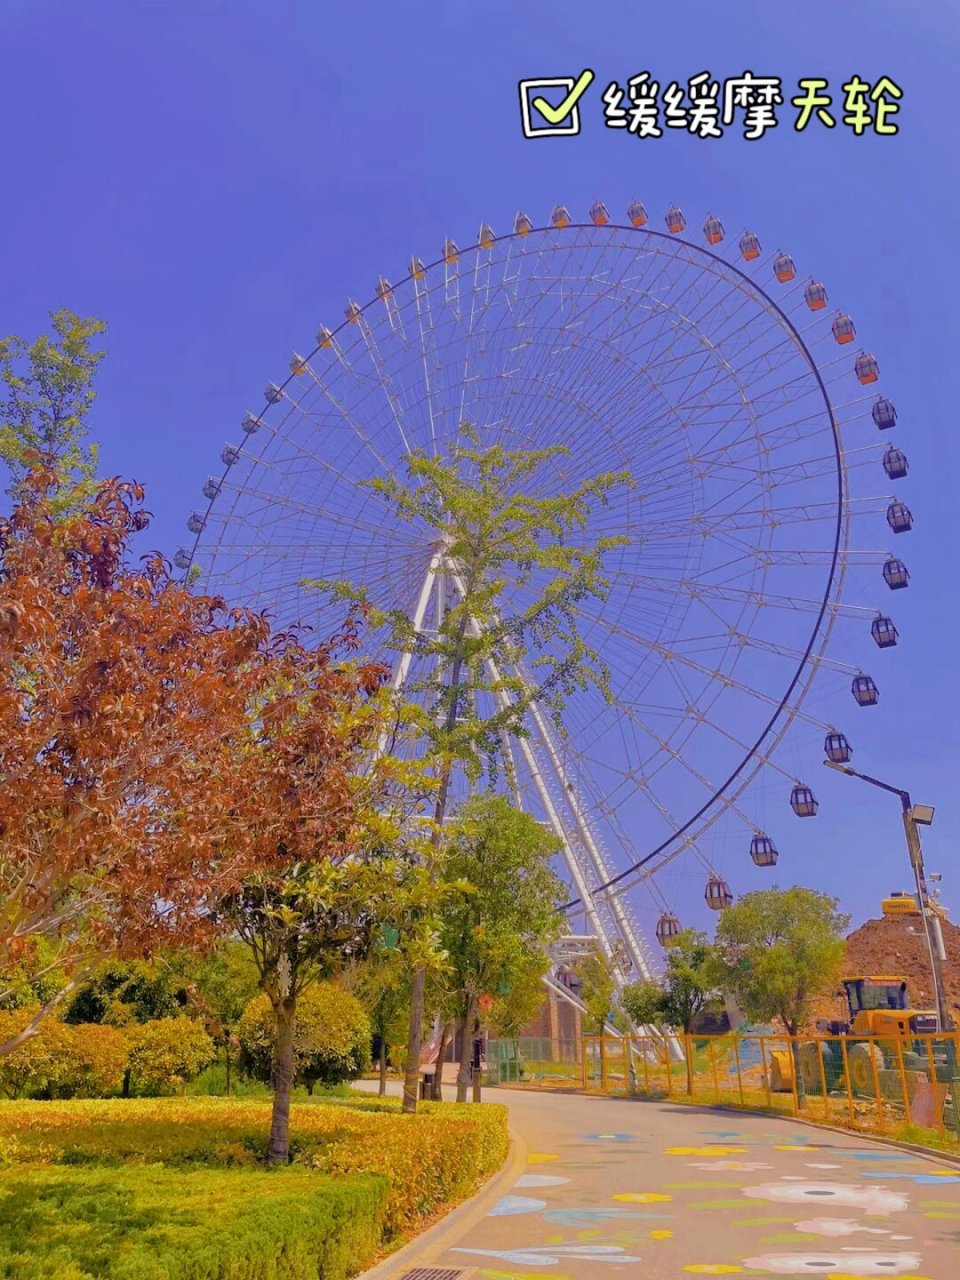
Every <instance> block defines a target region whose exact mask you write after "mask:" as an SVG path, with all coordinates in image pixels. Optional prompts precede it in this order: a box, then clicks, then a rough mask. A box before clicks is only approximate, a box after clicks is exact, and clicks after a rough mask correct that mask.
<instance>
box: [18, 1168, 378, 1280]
mask: <svg viewBox="0 0 960 1280" xmlns="http://www.w3.org/2000/svg"><path fill="white" fill-rule="evenodd" d="M387 1195H388V1188H387V1184H386V1180H385V1179H384V1178H380V1177H375V1176H370V1175H367V1176H355V1177H352V1178H348V1179H340V1180H333V1179H330V1178H322V1177H319V1176H317V1175H312V1174H310V1173H309V1172H308V1171H306V1170H301V1169H285V1170H280V1171H276V1172H272V1173H266V1172H264V1173H252V1172H240V1171H233V1172H230V1171H225V1170H199V1171H195V1172H192V1173H189V1174H183V1173H180V1172H177V1171H173V1170H168V1169H163V1168H158V1167H156V1166H151V1167H141V1168H123V1169H110V1170H106V1169H69V1168H53V1167H47V1168H30V1169H27V1170H24V1169H23V1168H17V1169H6V1170H4V1171H2V1172H0V1276H3V1277H4V1278H5V1280H6V1277H10V1278H11V1280H12V1278H13V1277H16V1278H17V1280H53V1277H56V1280H225V1278H226V1277H229V1278H230V1280H308V1278H309V1280H344V1277H346V1276H348V1275H350V1274H351V1273H352V1272H353V1271H355V1270H358V1269H359V1268H360V1267H362V1266H364V1265H365V1264H366V1263H367V1262H369V1261H370V1260H371V1259H372V1258H373V1256H374V1254H375V1252H376V1250H377V1247H378V1245H379V1243H380V1239H381V1234H382V1224H383V1218H384V1214H385V1211H386V1202H387Z"/></svg>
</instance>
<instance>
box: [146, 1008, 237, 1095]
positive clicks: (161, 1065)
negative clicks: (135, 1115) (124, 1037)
mask: <svg viewBox="0 0 960 1280" xmlns="http://www.w3.org/2000/svg"><path fill="white" fill-rule="evenodd" d="M216 1056H217V1053H216V1049H215V1048H214V1044H213V1041H212V1040H211V1039H210V1037H209V1036H208V1035H207V1032H206V1030H205V1029H204V1026H203V1024H202V1023H201V1022H197V1021H196V1019H194V1018H157V1019H155V1020H154V1021H153V1022H145V1023H143V1024H142V1026H139V1027H137V1029H136V1032H135V1033H134V1039H133V1047H132V1048H131V1050H130V1057H129V1059H128V1064H129V1067H130V1074H131V1076H132V1078H133V1079H134V1081H135V1082H136V1083H137V1084H138V1085H139V1086H140V1087H141V1088H146V1089H175V1088H180V1087H181V1086H183V1085H184V1084H186V1082H187V1081H188V1080H192V1079H193V1077H194V1076H196V1075H199V1073H200V1072H201V1071H202V1070H203V1068H204V1067H205V1066H207V1065H208V1063H211V1062H212V1061H213V1060H214V1058H215V1057H216Z"/></svg>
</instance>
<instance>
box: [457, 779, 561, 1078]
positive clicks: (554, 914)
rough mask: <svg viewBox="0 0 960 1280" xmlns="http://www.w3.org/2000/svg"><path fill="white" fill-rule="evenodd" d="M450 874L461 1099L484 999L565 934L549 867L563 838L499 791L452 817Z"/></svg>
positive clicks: (541, 961) (539, 963)
mask: <svg viewBox="0 0 960 1280" xmlns="http://www.w3.org/2000/svg"><path fill="white" fill-rule="evenodd" d="M453 832H454V838H453V841H452V844H451V848H450V852H449V856H448V859H447V863H446V867H445V874H446V875H447V876H448V877H452V878H454V879H456V880H460V881H462V882H463V890H462V891H461V892H459V893H457V894H456V895H455V896H452V897H451V898H450V899H449V901H448V903H447V905H446V907H445V908H444V913H443V929H442V932H441V937H442V940H443V947H444V950H445V951H446V953H447V956H448V972H447V979H446V980H447V989H448V1001H449V1004H448V1008H449V1012H450V1014H451V1015H452V1016H453V1017H454V1018H455V1019H456V1021H457V1024H458V1026H459V1029H460V1033H461V1038H462V1044H463V1051H462V1053H461V1055H460V1058H461V1061H460V1073H459V1076H458V1079H457V1101H458V1102H464V1101H465V1100H466V1096H467V1087H468V1085H469V1083H470V1065H471V1059H470V1055H469V1053H468V1051H467V1047H468V1045H469V1044H470V1040H471V1038H472V1036H473V1035H474V1034H475V1032H476V1031H477V1030H478V1029H479V1024H480V1018H479V1004H478V1002H479V1000H480V997H481V996H483V995H494V994H495V993H496V992H499V991H503V992H507V991H509V990H510V989H511V988H512V987H513V984H514V983H515V982H519V981H521V980H522V979H523V978H524V977H528V976H529V972H530V968H531V966H536V967H537V968H539V971H540V976H541V977H542V976H543V974H544V973H546V971H547V969H548V968H549V967H550V954H549V951H548V947H549V944H550V943H551V942H553V941H554V940H555V939H556V937H557V936H558V935H559V933H560V929H561V925H562V916H561V915H560V912H559V906H560V904H561V902H562V901H563V899H564V896H565V892H564V885H563V883H562V881H561V880H560V879H559V878H558V877H557V875H556V874H555V873H554V872H553V870H552V869H551V867H550V859H551V858H552V857H553V856H554V854H556V853H557V852H558V850H559V847H560V846H559V842H558V841H557V839H556V838H555V837H554V836H552V835H550V834H549V833H548V832H547V831H546V830H545V829H544V827H543V826H542V825H541V824H540V823H539V822H537V820H536V819H535V818H533V817H531V816H530V814H528V813H524V812H523V811H522V810H520V809H516V808H514V806H513V805H512V804H510V802H509V801H508V800H506V799H505V798H504V797H503V796H499V795H492V794H488V795H483V796H478V797H476V798H475V799H473V800H470V801H468V802H467V803H466V804H464V805H463V806H462V807H461V808H460V809H459V811H458V812H457V815H456V821H455V824H453Z"/></svg>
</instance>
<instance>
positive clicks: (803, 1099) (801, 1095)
mask: <svg viewBox="0 0 960 1280" xmlns="http://www.w3.org/2000/svg"><path fill="white" fill-rule="evenodd" d="M788 1031H789V1028H788ZM789 1035H790V1051H791V1053H792V1055H793V1082H794V1087H795V1088H796V1091H797V1109H798V1110H799V1111H803V1109H804V1108H805V1107H806V1105H807V1090H806V1087H805V1085H804V1083H803V1071H802V1070H801V1067H800V1042H799V1040H798V1039H797V1037H796V1032H795V1031H789Z"/></svg>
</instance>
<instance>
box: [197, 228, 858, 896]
mask: <svg viewBox="0 0 960 1280" xmlns="http://www.w3.org/2000/svg"><path fill="white" fill-rule="evenodd" d="M601 229H602V230H604V231H606V232H608V233H623V234H624V236H625V237H626V239H625V241H624V242H621V243H615V244H613V245H611V246H610V247H612V248H616V249H617V250H618V251H619V250H623V251H627V252H629V251H630V249H631V246H630V245H629V243H627V241H629V240H630V239H632V238H637V239H639V237H641V236H642V237H643V239H644V240H645V241H646V242H648V243H650V242H652V241H655V242H660V243H661V244H663V245H671V246H683V247H684V248H686V249H688V250H690V251H691V253H692V254H694V255H696V257H695V259H694V263H693V265H695V264H696V259H701V260H710V261H712V262H714V263H716V264H717V266H718V267H719V268H721V269H722V272H723V273H724V274H725V275H726V276H727V277H728V278H729V277H735V279H733V280H731V281H730V283H731V284H732V285H733V286H734V287H735V288H738V289H743V291H744V293H745V294H748V295H750V296H752V297H753V298H754V300H755V304H756V306H757V308H758V311H760V312H761V313H762V312H763V311H764V310H766V311H767V312H768V318H769V320H770V321H772V322H774V323H779V324H780V325H781V326H782V327H783V329H784V330H785V332H786V333H787V334H788V335H789V339H790V341H791V343H792V344H793V346H794V348H795V349H796V350H797V352H798V353H799V354H800V355H801V356H802V358H803V361H804V362H805V364H806V366H807V368H808V370H809V372H810V373H811V374H812V376H813V379H814V380H815V383H816V387H817V391H818V392H819V398H820V400H822V403H823V407H824V408H825V409H826V416H827V419H828V421H829V424H830V432H831V442H832V452H833V463H834V465H835V468H836V481H837V484H836V498H835V506H836V519H835V522H834V523H835V528H834V532H833V545H832V548H831V550H830V553H829V554H830V559H829V568H828V573H827V575H826V583H825V588H824V591H823V595H822V599H821V601H820V604H819V608H818V609H817V613H816V618H815V620H814V622H813V626H812V628H811V631H810V635H809V639H808V641H807V643H806V646H805V648H804V650H803V653H802V655H801V657H800V659H799V661H798V662H797V665H796V668H795V670H794V671H793V674H792V676H791V678H790V681H789V684H788V686H787V689H786V692H785V693H784V694H783V696H782V697H781V698H780V700H779V702H778V703H777V705H776V707H775V708H774V710H773V713H772V714H771V715H770V717H769V718H768V720H767V721H766V723H765V724H764V725H763V726H762V729H761V731H760V733H759V734H758V736H757V738H756V740H755V741H754V742H753V743H752V745H750V746H749V748H748V749H747V750H746V751H745V752H744V754H743V756H742V758H741V759H740V760H739V763H738V764H737V765H736V767H735V768H734V769H733V770H732V771H731V773H730V774H729V776H728V777H727V778H726V779H725V780H724V782H723V783H722V784H721V785H720V786H719V787H716V789H715V790H714V791H713V793H712V794H711V795H710V796H709V798H708V799H707V800H706V801H705V802H704V803H703V804H702V805H701V806H700V808H699V809H698V810H697V811H696V812H695V813H694V814H693V815H692V816H691V817H689V818H688V819H686V821H684V822H683V824H682V825H681V826H680V827H679V828H677V829H675V830H673V831H672V832H671V833H670V835H669V836H668V837H667V838H666V839H665V840H664V841H662V842H661V843H660V844H659V845H658V846H657V848H655V849H654V850H653V851H652V852H651V853H648V854H646V855H644V857H643V858H641V859H638V860H637V861H636V862H634V863H633V864H632V865H631V866H630V867H628V868H626V869H625V870H624V871H622V872H619V873H618V874H617V875H616V876H613V877H611V878H610V879H609V880H607V881H605V882H604V883H603V884H601V885H599V886H598V887H596V888H595V889H592V890H591V897H596V896H597V895H600V896H601V898H602V897H604V896H606V895H607V894H609V893H610V892H611V891H612V890H614V889H615V888H616V887H617V886H620V885H622V884H623V882H624V881H626V880H628V879H629V878H630V877H632V876H635V875H636V873H637V872H638V871H639V870H640V869H642V868H643V867H645V866H647V865H648V864H649V863H650V862H652V861H653V860H654V859H656V858H657V857H658V856H659V855H661V854H662V853H664V852H665V851H666V850H668V849H669V848H670V847H671V846H672V845H675V844H676V843H677V842H678V841H680V840H681V839H682V837H683V836H684V835H685V834H686V833H688V832H689V831H690V829H691V827H693V826H695V824H696V823H697V822H699V821H700V820H701V819H702V818H703V817H704V816H705V815H707V814H708V813H709V811H710V810H711V809H712V808H714V807H715V806H717V805H718V803H719V802H721V801H722V800H723V798H724V797H725V796H726V794H727V792H728V791H729V790H730V788H731V787H732V786H733V784H734V783H735V782H736V781H737V780H738V779H739V778H740V777H741V775H742V774H743V773H744V771H745V770H747V769H748V767H749V765H750V763H751V761H753V762H754V764H755V765H756V764H757V760H758V756H759V753H760V750H761V748H762V747H763V744H764V743H765V742H766V741H767V740H768V738H769V737H770V735H771V733H773V732H774V730H775V729H776V727H777V724H778V722H779V721H781V720H782V718H783V717H784V715H785V713H786V712H788V711H790V710H791V699H793V697H794V695H795V694H796V692H797V690H798V687H800V685H801V682H802V681H803V678H804V674H805V673H809V675H808V682H807V683H808V687H809V683H810V681H811V680H812V678H813V675H815V671H816V664H817V662H818V661H819V659H818V658H817V656H816V655H815V653H814V651H815V649H816V647H817V641H818V638H820V637H822V636H823V633H824V622H825V619H827V616H828V613H829V611H830V607H831V602H832V601H833V600H834V599H835V597H836V593H837V590H838V578H839V579H840V580H842V576H843V572H842V571H843V568H844V566H842V565H841V564H840V560H841V555H840V548H841V541H842V538H843V530H844V527H845V526H848V525H849V521H848V520H847V519H846V515H847V512H846V503H845V493H846V476H845V463H844V447H843V442H842V438H841V432H840V427H839V423H838V421H837V414H836V411H835V409H834V405H833V402H832V400H831V397H830V393H829V391H828V389H827V386H826V383H825V380H824V376H823V373H822V371H821V368H820V365H819V364H818V362H817V360H816V359H815V358H814V356H813V354H812V352H811V350H810V347H809V346H808V344H807V341H806V339H805V338H804V336H803V334H801V332H800V331H799V329H798V328H797V325H796V324H795V323H794V321H793V319H792V318H791V316H790V315H789V314H788V313H787V312H786V311H785V310H784V309H783V308H782V307H781V306H780V304H779V303H778V302H777V301H776V299H775V298H774V297H773V296H772V295H771V294H770V293H769V292H768V291H767V289H766V288H764V286H763V285H762V284H760V283H759V282H758V280H757V279H756V278H755V276H753V275H751V274H750V273H749V272H747V271H745V270H744V269H743V268H742V267H741V266H740V265H739V264H738V263H737V262H735V261H731V260H730V259H728V258H727V257H724V256H723V255H721V254H718V253H716V252H714V251H713V249H712V248H711V247H705V246H703V245H700V244H697V243H695V242H694V241H692V240H691V239H688V238H687V237H686V236H683V235H678V234H675V233H669V232H663V231H657V230H654V229H653V228H651V227H649V226H648V225H646V224H644V225H643V226H640V227H636V226H632V225H627V224H623V223H615V222H607V223H605V224H602V227H601V226H599V225H598V224H596V223H594V222H570V223H568V224H567V225H565V226H563V227H558V226H556V225H554V224H548V225H545V226H542V227H533V226H530V227H529V228H528V229H527V230H526V231H525V232H520V231H516V230H515V231H512V232H508V233H506V234H503V235H499V236H494V237H493V238H492V239H488V240H487V241H486V242H482V241H479V240H478V241H477V242H475V243H474V244H472V245H470V246H467V247H465V248H463V249H457V251H456V252H457V257H458V258H463V257H466V256H467V255H470V254H476V255H480V254H483V253H489V252H490V251H491V250H493V249H494V248H495V247H496V246H497V245H500V246H503V245H506V244H508V243H509V242H517V241H523V240H525V239H526V238H527V237H528V236H530V237H533V236H540V237H546V236H551V237H555V238H556V240H557V241H562V239H563V238H564V237H565V236H567V235H568V234H569V233H571V232H587V233H593V232H597V231H599V230H601ZM551 247H553V246H551ZM558 247H559V246H558ZM571 248H576V246H571ZM658 252H659V250H658ZM681 260H682V259H681ZM449 263H450V259H449V258H448V256H447V255H446V254H445V253H444V254H442V255H441V256H440V257H439V258H437V259H435V260H434V261H432V262H431V263H429V264H419V263H418V264H417V266H418V267H419V270H412V271H410V272H409V273H408V274H407V275H405V276H404V277H403V278H402V279H400V280H398V281H397V282H396V283H391V284H390V289H391V290H399V289H401V288H403V287H404V286H407V285H410V284H411V282H413V281H415V280H416V279H417V278H418V276H419V275H421V274H427V273H433V272H435V271H437V270H438V269H442V268H443V267H444V266H445V265H449ZM414 289H416V285H415V284H414ZM381 302H382V297H381V295H380V294H379V293H377V294H375V295H374V296H373V297H372V298H371V299H370V300H369V301H368V302H367V303H365V304H364V305H363V306H358V305H357V304H351V306H353V307H355V308H356V310H355V311H354V313H353V316H354V318H355V317H357V316H362V315H365V314H366V313H367V312H368V311H370V310H372V309H373V308H374V307H375V306H376V304H378V303H381ZM352 322H353V319H352V318H347V319H344V320H342V321H341V322H340V323H339V324H338V325H337V326H336V328H332V329H329V330H327V331H326V334H328V335H329V338H331V339H335V338H336V337H337V336H338V335H339V334H341V333H343V332H344V331H346V330H347V329H348V328H349V326H350V325H351V324H352ZM326 334H325V336H326ZM321 345H326V343H324V344H321V343H320V342H319V341H318V342H317V343H316V344H315V345H314V347H313V348H312V350H311V351H310V354H309V355H308V356H306V357H303V359H304V361H305V362H309V361H310V360H312V359H313V358H314V357H315V356H316V355H317V353H318V352H319V351H320V350H321ZM296 376H297V375H296V373H295V372H293V371H292V370H291V372H290V373H289V374H288V375H287V376H286V377H285V378H284V379H283V381H282V382H278V383H277V384H275V385H276V386H277V388H278V389H279V390H280V391H285V390H286V388H287V387H289V385H290V384H291V383H292V382H293V381H294V379H295V378H296ZM270 407H271V406H270V405H269V404H268V405H266V406H264V408H263V409H261V411H260V413H259V414H256V415H254V414H250V415H249V416H250V417H251V418H253V419H255V421H256V422H257V423H258V424H260V423H261V422H262V421H263V419H264V415H265V414H266V413H267V411H268V410H269V408H270ZM828 456H829V454H828ZM258 461H260V459H259V458H258V459H255V460H254V462H253V465H254V466H255V465H256V464H257V462H258ZM230 471H231V465H229V464H227V465H225V467H224V471H223V478H224V479H225V478H226V476H227V475H228V474H229V472H230ZM222 489H223V482H222V481H221V486H220V492H222ZM220 492H218V493H217V494H215V495H214V496H213V497H212V498H211V499H210V501H209V503H208V506H207V514H208V515H209V514H210V512H211V511H212V510H213V508H214V506H215V504H216V503H217V500H218V498H219V496H220ZM830 505H831V506H833V505H834V503H833V502H831V503H830ZM202 534H203V529H202V528H201V530H200V531H199V532H197V533H196V535H195V537H194V541H193V546H192V549H191V551H190V555H189V564H188V566H187V568H186V572H187V573H189V572H190V571H191V569H192V568H193V566H194V564H195V562H196V556H197V553H198V550H199V548H200V542H201V537H202ZM838 569H839V570H840V572H839V574H838ZM832 621H833V619H832V617H831V619H830V625H832ZM827 632H828V633H829V626H828V628H827ZM822 648H823V645H821V650H822ZM794 714H796V712H795V711H794ZM790 719H792V717H790ZM778 741H779V738H778ZM758 767H759V766H758ZM751 776H753V774H751ZM737 794H738V795H739V794H740V792H739V791H738V792H737ZM624 887H626V886H624ZM581 901H582V899H579V898H577V899H572V900H571V901H569V902H568V903H566V904H565V905H564V908H563V909H564V910H565V911H571V910H574V909H575V908H576V907H577V906H578V905H580V903H581Z"/></svg>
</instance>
